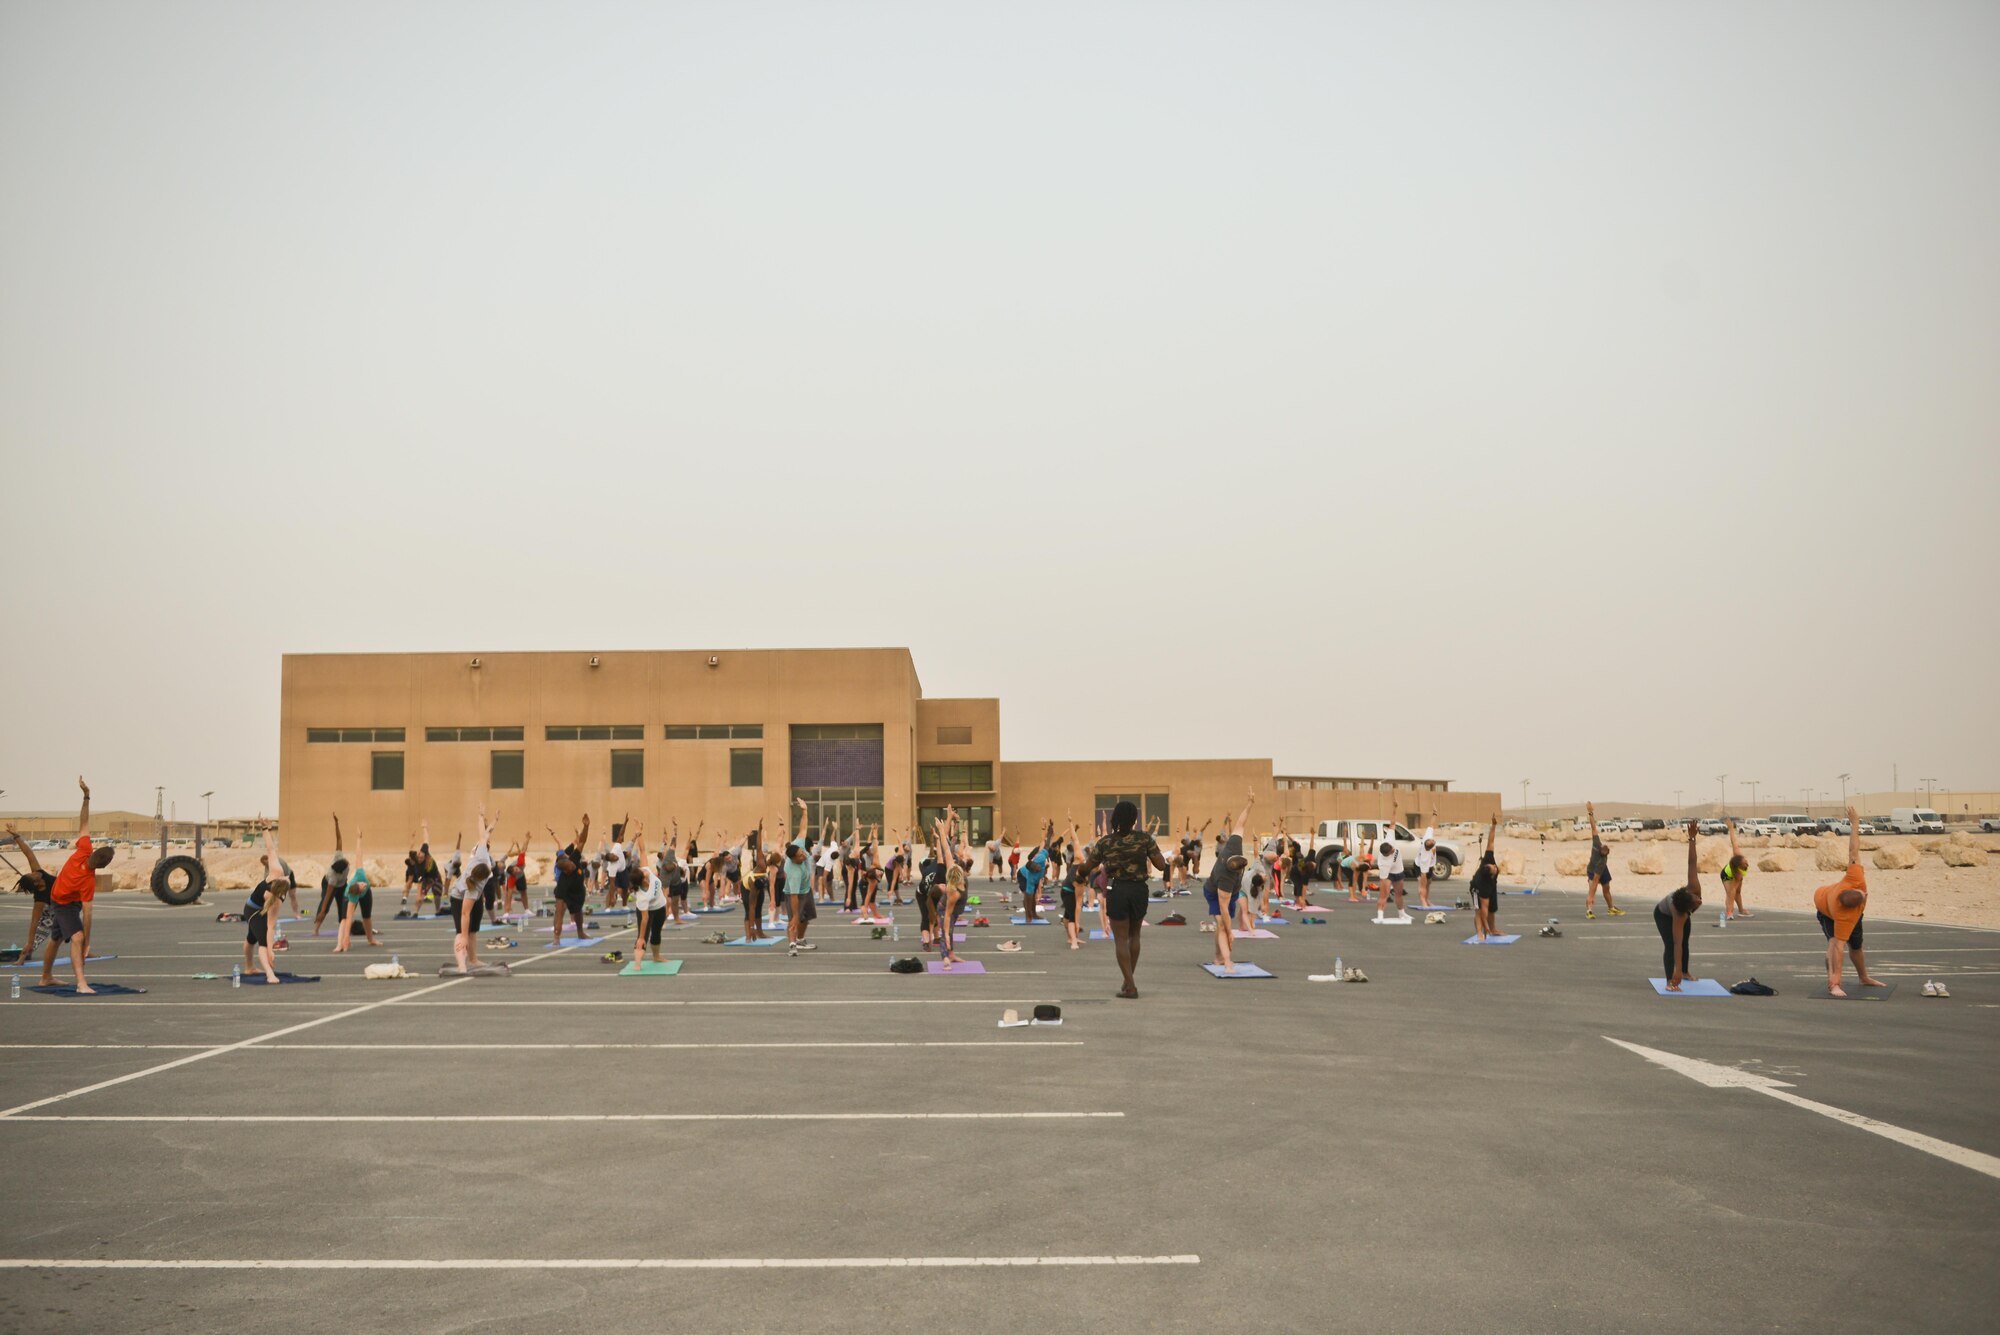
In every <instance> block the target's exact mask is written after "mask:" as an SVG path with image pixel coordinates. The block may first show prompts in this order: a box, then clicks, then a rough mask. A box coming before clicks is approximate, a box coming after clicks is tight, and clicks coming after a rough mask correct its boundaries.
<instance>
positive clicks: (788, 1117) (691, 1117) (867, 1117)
mask: <svg viewBox="0 0 2000 1335" xmlns="http://www.w3.org/2000/svg"><path fill="white" fill-rule="evenodd" d="M37 1106H38V1105H37ZM1124 1115H1125V1114H1124V1113H1122V1112H966V1113H912V1112H859V1113H440V1114H435V1115H433V1114H421V1113H354V1114H339V1113H133V1114H130V1115H125V1114H117V1113H27V1114H23V1115H21V1116H15V1117H0V1125H5V1124H6V1123H8V1122H65V1123H75V1122H451V1123H464V1122H1017V1121H1031V1122H1049V1121H1089V1120H1094V1119H1098V1118H1106V1117H1123V1116H1124Z"/></svg>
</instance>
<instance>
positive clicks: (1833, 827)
mask: <svg viewBox="0 0 2000 1335" xmlns="http://www.w3.org/2000/svg"><path fill="white" fill-rule="evenodd" d="M1826 832H1827V833H1828V834H1842V835H1844V834H1846V833H1847V817H1845V816H1842V817H1840V818H1839V819H1838V820H1830V821H1828V822H1827V823H1826ZM1861 833H1863V834H1873V833H1875V827H1874V826H1873V825H1870V824H1869V823H1868V822H1867V821H1865V820H1864V821H1862V822H1861Z"/></svg>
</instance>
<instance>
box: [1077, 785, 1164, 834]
mask: <svg viewBox="0 0 2000 1335" xmlns="http://www.w3.org/2000/svg"><path fill="white" fill-rule="evenodd" d="M1120 802H1130V803H1131V804H1132V805H1133V806H1136V807H1138V808H1139V828H1140V829H1142V830H1143V829H1145V828H1146V823H1147V822H1148V821H1150V820H1152V819H1153V818H1154V817H1155V816H1157V817H1159V821H1160V830H1161V832H1162V833H1164V832H1165V831H1166V830H1167V829H1168V828H1169V827H1170V826H1171V825H1172V824H1173V813H1172V808H1171V807H1170V806H1169V804H1168V802H1167V795H1166V794H1165V793H1099V794H1098V795H1097V800H1096V802H1095V803H1094V804H1093V805H1095V807H1096V809H1097V832H1098V833H1099V834H1106V833H1109V832H1110V829H1111V812H1112V810H1113V809H1114V808H1115V807H1117V805H1118V804H1119V803H1120Z"/></svg>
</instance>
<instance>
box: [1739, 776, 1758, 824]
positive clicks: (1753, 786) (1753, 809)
mask: <svg viewBox="0 0 2000 1335" xmlns="http://www.w3.org/2000/svg"><path fill="white" fill-rule="evenodd" d="M1736 782H1737V783H1739V784H1741V785H1742V786H1743V787H1745V788H1748V789H1749V790H1750V818H1751V819H1752V820H1755V819H1756V818H1757V785H1758V784H1760V783H1762V782H1763V780H1762V779H1738V780H1737V781H1736Z"/></svg>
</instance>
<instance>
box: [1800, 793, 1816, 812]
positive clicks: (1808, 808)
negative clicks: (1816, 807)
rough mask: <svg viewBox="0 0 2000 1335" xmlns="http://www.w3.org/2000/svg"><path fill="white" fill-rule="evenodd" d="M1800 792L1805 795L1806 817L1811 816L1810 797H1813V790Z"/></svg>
mask: <svg viewBox="0 0 2000 1335" xmlns="http://www.w3.org/2000/svg"><path fill="white" fill-rule="evenodd" d="M1800 791H1801V792H1803V793H1804V794H1805V797H1806V815H1808V816H1810V815H1812V795H1813V790H1812V789H1810V788H1804V789H1801V790H1800Z"/></svg>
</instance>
